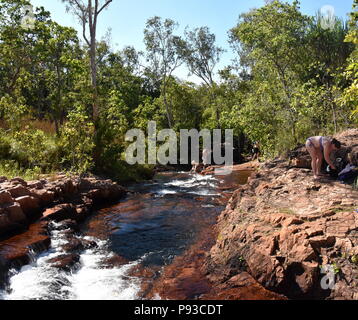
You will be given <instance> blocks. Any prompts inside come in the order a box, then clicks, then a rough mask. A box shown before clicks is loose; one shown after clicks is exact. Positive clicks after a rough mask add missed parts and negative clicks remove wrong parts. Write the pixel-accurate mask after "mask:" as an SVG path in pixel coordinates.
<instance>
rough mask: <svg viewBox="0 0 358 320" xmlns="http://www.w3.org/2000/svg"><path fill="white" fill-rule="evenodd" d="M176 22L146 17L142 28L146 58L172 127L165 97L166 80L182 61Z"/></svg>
mask: <svg viewBox="0 0 358 320" xmlns="http://www.w3.org/2000/svg"><path fill="white" fill-rule="evenodd" d="M177 27H178V23H176V22H175V21H173V20H171V19H165V20H162V18H160V17H158V16H155V17H152V18H150V19H148V21H147V23H146V27H145V29H144V42H145V45H146V49H147V60H148V62H149V63H150V64H151V71H152V76H154V77H157V79H158V80H159V81H160V86H161V94H162V97H163V102H164V107H165V112H166V117H167V121H168V125H169V128H172V127H173V125H174V123H173V110H172V106H171V105H170V103H169V102H168V99H167V89H168V81H169V79H170V77H171V76H172V74H173V72H174V71H175V70H176V69H177V68H178V67H179V66H180V65H181V64H182V63H183V60H182V56H181V52H182V48H183V40H182V39H181V38H180V37H179V36H176V35H174V31H175V29H176V28H177Z"/></svg>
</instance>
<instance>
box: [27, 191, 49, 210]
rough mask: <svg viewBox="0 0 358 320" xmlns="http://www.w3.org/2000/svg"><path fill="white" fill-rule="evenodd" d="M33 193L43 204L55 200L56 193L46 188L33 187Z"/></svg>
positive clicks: (45, 204)
mask: <svg viewBox="0 0 358 320" xmlns="http://www.w3.org/2000/svg"><path fill="white" fill-rule="evenodd" d="M31 192H32V193H31V194H29V195H32V196H33V197H35V198H37V199H39V201H40V205H41V206H47V205H49V204H51V203H52V202H53V201H54V200H55V193H54V192H53V191H49V190H46V189H39V190H38V189H32V190H31Z"/></svg>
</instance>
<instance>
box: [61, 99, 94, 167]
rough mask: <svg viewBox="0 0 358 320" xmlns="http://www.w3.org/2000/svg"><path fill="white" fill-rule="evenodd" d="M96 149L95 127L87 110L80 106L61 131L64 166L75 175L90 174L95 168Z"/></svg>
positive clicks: (72, 113)
mask: <svg viewBox="0 0 358 320" xmlns="http://www.w3.org/2000/svg"><path fill="white" fill-rule="evenodd" d="M94 147H95V144H94V125H93V123H92V122H91V121H90V119H89V116H88V115H87V113H86V111H85V109H84V108H83V107H82V106H78V107H76V108H75V110H73V111H72V112H70V113H69V115H68V122H66V124H65V126H64V128H63V129H62V130H61V138H60V141H59V148H60V149H61V150H62V153H63V154H62V159H61V163H62V165H63V166H64V167H65V168H66V169H69V170H70V171H73V172H75V173H80V174H81V173H85V172H88V171H89V170H90V169H91V168H92V166H93V157H92V155H93V152H94Z"/></svg>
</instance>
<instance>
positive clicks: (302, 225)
mask: <svg viewBox="0 0 358 320" xmlns="http://www.w3.org/2000/svg"><path fill="white" fill-rule="evenodd" d="M337 138H339V139H340V140H341V141H342V142H344V143H345V144H346V146H347V147H349V148H350V152H353V157H356V156H357V151H358V150H357V145H356V144H357V143H358V130H349V131H346V132H345V133H342V134H341V135H340V137H337ZM357 210H358V190H356V189H353V188H352V186H350V185H345V184H341V183H340V182H338V181H334V180H332V179H328V178H323V179H321V180H318V181H317V180H314V179H313V177H312V173H311V171H310V170H309V169H302V168H292V167H291V166H289V165H288V162H287V161H285V160H276V161H271V162H268V163H265V164H264V165H262V166H261V169H260V170H258V171H257V172H256V173H254V174H253V175H252V176H251V178H250V180H249V182H248V183H247V184H246V185H244V186H241V187H239V188H238V189H237V190H236V191H235V192H234V194H233V195H232V197H231V199H230V201H229V203H228V204H227V206H226V209H225V210H224V211H223V212H222V213H221V215H220V216H219V218H218V223H217V226H216V230H217V241H216V244H215V245H214V246H213V247H212V248H211V250H210V252H209V253H208V256H207V258H206V262H205V266H204V269H205V271H206V273H207V275H208V277H209V279H210V280H211V281H212V282H213V283H217V284H218V285H219V284H220V285H221V286H225V284H227V285H228V286H229V285H232V283H233V282H235V279H236V278H237V276H238V275H240V274H241V273H242V272H248V273H249V274H250V275H251V276H253V277H254V278H255V279H256V280H257V281H258V282H259V283H261V284H262V285H263V286H264V287H266V288H267V289H269V290H272V291H275V292H277V293H280V294H284V295H285V296H287V297H289V298H318V299H322V298H328V299H358V212H357ZM333 285H334V286H333Z"/></svg>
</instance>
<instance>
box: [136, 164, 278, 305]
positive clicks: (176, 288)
mask: <svg viewBox="0 0 358 320" xmlns="http://www.w3.org/2000/svg"><path fill="white" fill-rule="evenodd" d="M254 169H255V164H244V165H238V166H234V168H233V172H232V173H231V174H230V175H228V176H222V177H220V178H221V179H222V183H220V187H218V190H219V191H220V190H221V191H223V190H225V191H228V190H232V191H234V189H235V188H236V187H237V186H238V185H240V184H245V183H246V182H247V179H248V178H249V176H250V175H251V173H252V172H253V170H254ZM230 197H231V192H226V193H222V197H221V198H220V199H219V203H220V204H226V202H227V201H228V199H229V198H230ZM216 237H217V232H216V231H215V228H214V226H213V225H206V226H204V228H203V230H202V232H201V234H200V235H199V237H198V240H197V241H196V243H194V244H193V245H192V246H190V248H189V249H188V250H186V251H185V253H184V254H182V255H181V256H177V257H176V258H175V259H174V261H173V262H172V263H171V264H170V265H168V266H166V267H164V270H163V272H162V274H161V276H160V277H158V278H157V279H156V280H154V281H153V276H152V277H149V278H145V277H144V279H145V280H144V281H143V286H142V295H143V296H144V298H147V299H153V298H155V297H156V296H157V295H159V296H160V297H161V298H162V299H173V300H188V299H189V300H192V299H200V300H214V299H215V300H279V299H285V297H283V296H281V295H278V294H275V293H273V292H270V291H268V290H267V289H265V288H264V287H263V286H261V285H260V284H259V283H257V282H256V281H255V280H254V279H253V278H252V277H251V276H250V275H249V274H248V273H246V272H243V273H242V274H239V275H237V276H236V279H235V281H233V282H232V284H231V285H230V284H229V285H225V286H220V284H214V283H211V282H210V281H209V280H208V278H207V277H206V275H205V273H204V271H203V269H202V266H203V264H204V262H205V257H206V254H207V252H208V251H209V250H210V248H211V247H212V246H213V245H214V243H215V240H216ZM137 273H139V274H140V272H137ZM144 274H145V272H144ZM141 277H143V274H141Z"/></svg>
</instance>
